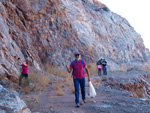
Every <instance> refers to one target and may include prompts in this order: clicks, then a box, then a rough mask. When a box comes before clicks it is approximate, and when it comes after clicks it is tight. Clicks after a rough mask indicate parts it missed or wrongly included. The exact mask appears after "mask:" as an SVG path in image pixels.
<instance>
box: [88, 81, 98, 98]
mask: <svg viewBox="0 0 150 113" xmlns="http://www.w3.org/2000/svg"><path fill="white" fill-rule="evenodd" d="M89 96H90V97H95V96H96V91H95V88H94V87H93V85H92V82H91V81H89Z"/></svg>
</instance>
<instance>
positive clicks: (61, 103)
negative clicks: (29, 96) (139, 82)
mask: <svg viewBox="0 0 150 113" xmlns="http://www.w3.org/2000/svg"><path fill="white" fill-rule="evenodd" d="M145 73H146V72H139V71H131V72H118V73H117V72H116V73H111V74H110V75H108V76H106V78H108V77H115V78H117V79H118V78H119V77H120V78H119V79H121V80H124V79H129V78H134V77H136V76H138V75H139V74H145ZM92 79H99V80H101V78H100V77H97V76H96V75H95V77H93V78H92ZM86 92H88V85H86ZM55 95H56V92H54V91H53V90H52V88H51V87H49V86H47V87H46V89H45V90H44V91H43V92H41V93H40V94H39V95H38V96H39V99H38V101H37V102H36V103H35V104H34V107H33V109H32V112H40V113H92V112H93V113H135V112H136V113H149V112H150V108H149V106H150V99H143V98H135V97H133V96H132V93H131V92H128V91H126V90H117V89H114V88H111V87H109V86H104V85H100V87H99V88H98V89H97V96H96V97H95V98H90V97H87V103H85V104H83V105H80V108H76V107H75V102H74V100H75V97H74V94H73V93H72V90H71V89H69V88H66V90H65V95H63V96H55ZM80 97H81V96H80ZM80 100H81V99H80Z"/></svg>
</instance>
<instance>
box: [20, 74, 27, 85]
mask: <svg viewBox="0 0 150 113" xmlns="http://www.w3.org/2000/svg"><path fill="white" fill-rule="evenodd" d="M23 77H25V85H29V80H28V74H21V75H20V77H19V85H20V86H21V81H22V79H23Z"/></svg>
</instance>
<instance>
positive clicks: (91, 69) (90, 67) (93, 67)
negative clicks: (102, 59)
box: [87, 63, 97, 76]
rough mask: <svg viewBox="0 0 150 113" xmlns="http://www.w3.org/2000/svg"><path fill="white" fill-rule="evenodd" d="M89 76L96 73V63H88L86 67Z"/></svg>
mask: <svg viewBox="0 0 150 113" xmlns="http://www.w3.org/2000/svg"><path fill="white" fill-rule="evenodd" d="M87 67H88V70H89V73H90V76H94V74H95V73H96V72H97V66H96V63H90V64H88V65H87Z"/></svg>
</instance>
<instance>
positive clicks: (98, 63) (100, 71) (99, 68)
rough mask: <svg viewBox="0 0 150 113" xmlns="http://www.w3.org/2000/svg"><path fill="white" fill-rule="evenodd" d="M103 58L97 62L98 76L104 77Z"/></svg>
mask: <svg viewBox="0 0 150 113" xmlns="http://www.w3.org/2000/svg"><path fill="white" fill-rule="evenodd" d="M102 60H103V59H102V58H101V59H100V60H99V61H98V62H97V69H98V76H101V75H102Z"/></svg>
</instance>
